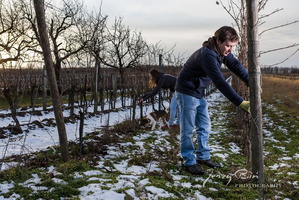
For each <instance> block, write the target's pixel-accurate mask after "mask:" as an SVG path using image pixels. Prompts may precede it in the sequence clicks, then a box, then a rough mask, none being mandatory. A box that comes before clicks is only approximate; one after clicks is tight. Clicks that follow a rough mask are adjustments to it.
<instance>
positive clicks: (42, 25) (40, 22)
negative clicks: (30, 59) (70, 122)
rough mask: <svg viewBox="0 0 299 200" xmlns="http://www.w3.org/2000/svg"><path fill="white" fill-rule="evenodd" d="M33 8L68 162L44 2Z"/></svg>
mask: <svg viewBox="0 0 299 200" xmlns="http://www.w3.org/2000/svg"><path fill="white" fill-rule="evenodd" d="M34 7H35V12H36V16H37V27H38V32H39V37H40V44H41V46H42V49H43V55H44V60H45V66H46V70H47V76H48V80H49V83H50V90H51V95H52V103H53V108H54V115H55V119H56V123H57V129H58V134H59V141H60V149H61V155H62V158H63V160H64V161H68V160H69V151H68V141H67V135H66V129H65V124H64V118H63V114H62V102H61V98H60V95H59V91H58V86H57V82H56V77H55V73H54V70H53V69H54V68H53V60H52V54H51V49H50V41H49V36H48V31H47V25H46V19H45V11H44V9H45V8H44V0H34Z"/></svg>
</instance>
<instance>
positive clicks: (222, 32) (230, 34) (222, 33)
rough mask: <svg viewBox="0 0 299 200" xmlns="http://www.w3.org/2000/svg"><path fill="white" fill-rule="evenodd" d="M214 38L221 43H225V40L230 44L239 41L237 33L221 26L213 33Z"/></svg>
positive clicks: (228, 27)
mask: <svg viewBox="0 0 299 200" xmlns="http://www.w3.org/2000/svg"><path fill="white" fill-rule="evenodd" d="M214 37H216V39H218V40H219V41H220V42H221V43H223V42H225V41H226V40H229V41H232V42H235V41H238V40H239V36H238V33H237V31H236V30H235V29H234V28H232V27H230V26H222V27H221V28H219V29H218V30H217V31H216V32H215V34H214Z"/></svg>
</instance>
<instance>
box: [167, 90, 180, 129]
mask: <svg viewBox="0 0 299 200" xmlns="http://www.w3.org/2000/svg"><path fill="white" fill-rule="evenodd" d="M169 109H170V115H169V121H168V123H169V125H173V121H174V118H175V116H177V120H176V123H175V124H180V111H179V107H178V102H177V100H176V93H173V95H172V98H171V102H170V105H169Z"/></svg>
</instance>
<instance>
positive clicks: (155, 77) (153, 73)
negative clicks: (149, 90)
mask: <svg viewBox="0 0 299 200" xmlns="http://www.w3.org/2000/svg"><path fill="white" fill-rule="evenodd" d="M149 73H150V75H151V78H150V80H149V84H150V87H156V85H157V80H158V76H159V71H158V70H156V69H152V70H151V71H150V72H149Z"/></svg>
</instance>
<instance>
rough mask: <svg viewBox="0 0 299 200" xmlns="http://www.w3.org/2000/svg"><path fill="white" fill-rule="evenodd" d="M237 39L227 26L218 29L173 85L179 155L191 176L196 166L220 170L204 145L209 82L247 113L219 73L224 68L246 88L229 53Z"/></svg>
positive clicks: (198, 171) (208, 124) (244, 78)
mask: <svg viewBox="0 0 299 200" xmlns="http://www.w3.org/2000/svg"><path fill="white" fill-rule="evenodd" d="M238 40H239V36H238V34H237V32H236V31H235V29H233V28H232V27H229V26H223V27H221V28H219V29H218V30H217V31H216V32H215V34H214V36H213V37H211V38H209V39H208V40H207V41H206V42H204V43H203V46H202V47H201V48H199V49H198V50H197V51H195V52H194V53H193V54H192V55H191V56H190V58H189V59H188V60H187V62H186V63H185V64H184V67H183V68H182V70H181V72H180V74H179V76H178V78H177V83H176V88H175V90H176V95H177V101H178V104H179V109H180V113H181V119H182V120H181V126H180V133H181V155H182V157H183V159H184V166H185V169H186V170H187V171H188V172H190V173H191V174H197V175H202V174H203V173H204V172H203V170H201V168H200V167H199V165H198V164H200V165H207V166H209V167H212V168H216V167H221V165H220V164H219V163H215V162H214V161H213V160H212V159H211V157H210V151H211V149H210V148H209V145H208V141H209V134H210V131H211V121H210V118H209V112H208V103H207V101H206V100H205V98H204V91H205V89H206V87H207V86H208V85H209V84H210V82H211V81H212V82H213V83H214V85H215V86H216V87H217V89H218V90H219V91H220V92H221V93H222V94H223V95H224V96H225V97H227V98H228V100H230V101H231V102H232V103H233V104H234V105H236V106H239V107H241V108H242V109H243V110H245V111H247V112H249V101H245V100H244V99H243V98H242V97H241V96H239V94H238V93H236V92H235V90H234V89H232V87H231V86H230V85H229V84H228V83H227V82H226V81H225V79H224V77H223V76H222V73H221V71H220V68H221V65H222V64H225V65H226V66H227V67H228V68H229V69H230V70H231V71H232V72H233V73H234V74H236V75H237V76H238V77H239V78H240V79H241V80H242V81H243V82H245V84H246V85H247V86H248V72H247V71H246V70H245V68H244V66H243V65H242V64H241V63H240V62H239V61H238V60H237V59H236V58H235V57H234V56H233V54H232V53H231V51H232V48H233V47H234V46H235V45H236V44H237V43H238ZM194 127H196V128H195V130H196V135H197V148H196V147H195V145H194V144H193V140H192V137H193V134H194Z"/></svg>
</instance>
